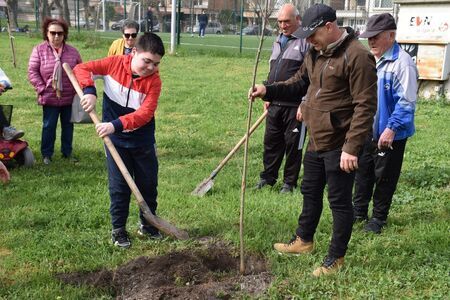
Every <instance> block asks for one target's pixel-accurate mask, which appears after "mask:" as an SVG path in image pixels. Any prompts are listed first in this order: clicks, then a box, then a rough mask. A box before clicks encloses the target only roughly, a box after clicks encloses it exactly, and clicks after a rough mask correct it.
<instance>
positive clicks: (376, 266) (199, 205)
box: [0, 33, 450, 299]
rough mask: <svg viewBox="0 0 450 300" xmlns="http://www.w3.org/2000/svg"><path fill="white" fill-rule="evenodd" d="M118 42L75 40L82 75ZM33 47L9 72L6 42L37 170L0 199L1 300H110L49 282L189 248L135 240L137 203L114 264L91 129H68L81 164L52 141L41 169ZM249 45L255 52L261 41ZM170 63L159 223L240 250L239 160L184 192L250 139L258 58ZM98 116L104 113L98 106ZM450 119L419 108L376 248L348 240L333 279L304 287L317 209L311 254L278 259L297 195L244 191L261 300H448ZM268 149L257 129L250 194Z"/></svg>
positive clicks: (326, 235)
mask: <svg viewBox="0 0 450 300" xmlns="http://www.w3.org/2000/svg"><path fill="white" fill-rule="evenodd" d="M118 36H119V34H117V33H115V36H113V35H111V36H110V39H101V38H99V37H98V36H96V35H95V36H91V37H90V42H89V44H90V45H93V47H92V46H91V47H87V46H86V42H84V40H85V38H84V36H83V35H78V34H74V35H73V38H74V40H73V42H70V43H71V44H72V45H74V46H76V47H77V48H78V49H79V50H80V52H81V54H82V58H83V60H85V61H87V60H90V59H95V58H100V57H102V56H104V55H106V53H107V47H108V45H109V43H110V41H111V38H113V37H118ZM210 38H211V39H210ZM228 38H229V37H228V36H225V37H221V36H211V37H210V36H208V37H207V38H205V39H198V38H196V37H195V38H191V37H190V36H188V35H187V36H186V37H185V36H183V39H182V42H185V41H196V43H206V42H207V41H210V42H211V43H212V41H214V42H215V43H220V41H222V42H224V39H228ZM232 38H235V39H236V40H233V42H232V43H231V44H232V45H236V44H235V42H236V41H238V37H232ZM163 39H164V40H165V41H167V40H168V37H167V36H165V35H164V36H163ZM220 39H222V40H220ZM39 42H40V39H39V37H28V36H26V35H17V36H16V39H15V44H16V47H17V68H13V67H12V64H11V54H10V49H9V43H8V37H7V35H6V34H5V33H0V67H1V68H3V70H4V71H6V73H7V74H8V75H9V77H10V78H11V80H12V82H13V84H14V89H13V90H11V91H8V92H7V93H5V94H4V95H2V96H0V103H1V104H13V105H14V113H13V124H14V125H15V126H16V127H18V128H20V129H23V130H25V131H26V135H25V137H24V138H25V139H26V140H27V141H28V142H29V144H30V147H31V148H32V149H33V152H34V154H35V156H36V158H37V163H36V165H35V166H34V167H33V168H32V169H24V168H18V169H13V170H11V176H12V180H11V182H10V184H9V185H5V186H3V185H0V205H1V209H0V228H1V230H2V232H1V234H0V236H1V237H0V299H111V298H112V297H111V296H110V295H108V294H107V293H105V291H101V290H95V289H93V288H89V287H74V286H69V285H65V284H63V283H61V282H59V281H58V280H57V279H55V277H54V275H55V274H56V273H60V272H75V271H92V270H97V269H100V268H114V267H117V266H118V265H120V264H123V263H125V262H127V261H129V260H131V259H133V258H136V257H138V256H141V255H147V256H155V255H162V254H165V253H168V252H170V251H173V250H180V249H186V248H190V247H194V246H195V243H194V242H193V241H192V240H188V241H183V242H181V241H176V240H173V239H170V238H169V239H166V240H165V241H164V242H160V243H152V242H144V241H141V240H138V239H137V237H136V233H135V232H136V226H137V223H138V218H137V205H136V204H135V203H134V202H133V204H132V208H131V211H132V213H131V214H130V218H129V222H128V229H129V230H130V232H132V233H133V234H132V239H133V246H132V248H131V249H129V250H127V251H121V250H119V249H116V248H114V247H113V246H112V245H111V242H110V219H109V212H108V207H109V196H108V191H107V173H106V164H105V157H104V152H103V146H102V142H101V140H100V139H99V138H98V137H97V136H96V134H95V133H94V130H93V127H92V125H76V126H75V136H74V154H75V155H76V156H78V157H79V159H80V162H79V163H78V164H76V165H75V164H72V163H69V162H67V161H65V160H63V159H61V158H60V152H59V149H60V142H59V140H57V142H56V149H55V156H54V161H53V163H52V164H51V165H50V166H44V165H43V163H42V159H41V157H40V153H39V149H40V137H41V124H42V110H41V107H39V106H38V105H36V96H35V92H34V90H33V89H32V87H31V85H30V84H29V83H28V81H27V65H28V59H29V55H30V53H31V50H32V47H33V46H34V45H36V44H38V43H39ZM253 42H254V43H253V44H252V45H253V46H254V47H256V44H257V41H256V39H255V40H254V41H253ZM270 43H271V42H270V41H266V44H265V48H267V49H270ZM223 45H225V44H223ZM237 45H239V44H237ZM253 46H252V47H253ZM177 53H178V55H176V56H169V55H167V56H166V57H164V58H163V61H162V64H161V76H162V80H163V90H162V94H161V98H160V102H159V107H158V111H157V114H156V119H157V134H156V138H157V145H158V154H159V163H160V173H159V198H158V201H159V207H158V213H159V215H160V216H161V217H163V218H164V219H166V220H169V221H170V222H172V223H173V224H175V225H176V226H177V227H179V228H183V229H185V230H187V231H188V232H189V234H190V235H191V238H192V239H196V238H199V237H203V236H214V237H216V238H218V239H223V240H226V241H228V242H230V243H232V245H234V246H235V247H236V249H238V247H239V198H240V183H241V172H242V151H240V152H238V153H237V155H236V157H235V158H234V159H233V160H231V161H230V162H229V163H228V164H227V165H226V166H225V168H224V169H223V170H222V171H221V173H220V174H219V175H218V176H217V177H216V180H215V186H214V188H213V189H212V193H211V194H208V195H207V196H206V197H204V198H196V197H194V196H191V195H190V192H191V191H192V190H193V189H194V188H195V187H196V185H197V184H198V183H199V182H200V181H201V180H202V179H204V178H205V177H207V176H208V175H209V174H210V172H211V171H212V170H213V169H214V168H215V167H216V166H217V164H218V163H219V162H220V161H221V160H222V159H223V158H224V157H225V155H226V154H227V153H228V152H229V151H230V150H231V149H232V148H233V146H234V145H235V144H236V143H237V141H238V140H239V139H240V138H241V137H242V136H243V134H244V131H245V127H246V117H247V116H246V114H247V101H246V94H247V90H248V88H249V86H250V84H251V80H252V71H253V64H254V54H255V51H254V50H253V52H252V53H253V54H250V53H251V52H250V50H249V52H246V53H244V54H243V55H242V56H239V55H238V54H237V52H236V51H233V52H229V51H228V50H227V51H225V50H214V49H210V48H208V47H201V45H198V46H196V47H194V48H193V47H192V46H189V45H183V44H182V45H181V47H180V48H179V49H177ZM268 55H269V51H265V52H263V57H262V59H261V64H260V68H259V72H258V77H257V82H261V81H262V80H264V79H265V77H266V74H267V71H268V66H267V59H268ZM99 86H101V82H99ZM98 104H99V107H98V109H97V111H99V112H100V111H101V110H100V105H101V101H99V102H98ZM261 113H262V103H261V102H260V101H259V102H255V105H254V114H253V116H254V120H256V118H257V117H258V116H259V115H260V114H261ZM449 115H450V105H449V104H448V103H446V102H444V101H442V100H441V101H434V102H433V101H423V100H420V101H419V102H418V105H417V111H416V125H417V133H416V135H415V136H414V137H412V138H411V139H410V140H409V141H408V144H407V148H406V153H405V161H404V166H403V172H402V176H401V178H400V182H399V186H398V189H397V193H396V194H395V197H394V201H393V205H392V209H391V214H390V218H389V224H388V227H387V228H386V230H385V231H384V232H383V234H381V235H376V236H375V235H367V234H364V233H363V232H362V227H361V225H358V226H356V227H355V228H354V231H353V235H352V239H351V241H350V245H349V250H348V255H347V256H346V265H345V267H344V269H343V271H342V272H340V273H339V274H337V275H335V276H331V277H328V278H321V279H319V280H317V279H314V278H312V276H311V275H310V274H311V272H312V270H313V269H314V268H315V267H316V266H318V265H319V264H320V262H321V261H322V259H323V257H324V256H325V255H326V253H327V247H328V242H329V240H330V231H331V214H330V210H329V208H328V205H326V204H325V205H324V212H323V215H322V219H321V222H320V224H319V226H318V229H317V233H316V236H315V241H316V244H317V249H316V251H315V252H314V254H312V255H305V256H298V257H291V256H280V255H278V254H277V253H275V252H274V251H273V250H272V244H273V243H274V242H279V241H287V240H289V238H290V236H291V235H292V234H293V233H294V229H295V227H296V222H297V217H298V213H299V211H300V207H301V201H302V197H301V194H300V192H299V191H298V190H296V191H295V193H294V194H293V195H288V196H280V195H279V194H278V189H279V187H280V184H277V185H276V187H275V188H274V189H273V190H270V189H269V190H264V191H261V192H254V191H253V190H251V189H249V190H248V192H247V196H246V207H245V249H246V251H247V252H254V253H260V254H262V255H264V256H265V257H266V258H267V260H268V261H269V264H270V267H271V272H272V273H273V275H274V277H275V280H274V282H273V285H272V286H271V288H270V289H269V290H268V292H267V294H266V295H265V296H264V298H267V299H305V298H307V299H326V298H334V299H340V298H346V299H367V298H369V299H423V298H432V299H445V298H447V299H448V293H449V290H450V287H449V271H450V247H449V245H450V243H449V229H450V226H449V224H450V223H449V220H450V218H449V216H450V204H449V199H450V185H449V180H450V159H449V153H450V135H449V132H450V123H449ZM59 136H60V133H59V131H58V134H57V137H59ZM262 139H263V126H261V128H259V129H258V130H257V131H256V132H255V134H254V136H253V137H252V138H251V140H250V149H249V169H248V170H249V171H248V172H249V173H248V182H247V183H248V185H249V186H253V185H254V184H256V182H257V180H258V177H259V172H260V171H261V168H262V161H261V156H262ZM445 295H447V296H445Z"/></svg>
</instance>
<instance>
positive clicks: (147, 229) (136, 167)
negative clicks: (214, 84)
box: [74, 33, 165, 248]
mask: <svg viewBox="0 0 450 300" xmlns="http://www.w3.org/2000/svg"><path fill="white" fill-rule="evenodd" d="M164 52H165V51H164V45H163V43H162V40H161V38H160V37H159V36H157V35H156V34H153V33H145V34H144V35H142V36H140V37H139V39H138V40H137V42H136V45H135V47H134V48H133V50H132V53H131V55H127V56H125V55H120V56H111V57H107V58H104V59H99V60H94V61H90V62H87V63H83V64H79V65H77V66H76V67H75V69H74V73H75V76H76V77H77V79H78V82H79V83H80V86H81V88H82V89H83V92H84V97H83V98H82V99H81V105H82V106H83V108H84V110H85V111H87V112H90V111H91V110H92V109H94V106H95V102H96V100H97V95H96V89H95V86H94V81H93V79H92V77H93V76H103V78H104V92H103V120H102V123H99V124H97V125H96V130H97V133H98V135H99V136H100V137H105V136H110V138H111V141H112V142H113V144H114V146H115V147H116V149H117V151H118V152H119V154H120V156H121V158H122V160H123V162H124V163H125V165H126V167H127V169H128V172H129V173H130V174H131V176H132V177H134V180H135V182H136V185H137V187H138V188H139V191H140V192H141V193H142V196H143V197H144V200H145V202H146V203H147V205H148V206H149V208H150V210H151V212H152V213H153V214H156V207H157V201H156V198H157V185H158V160H157V157H156V147H155V118H154V115H155V110H156V107H157V104H158V98H159V95H160V92H161V79H160V77H159V72H158V66H159V63H160V61H161V59H162V57H163V56H164ZM105 149H106V148H105ZM106 157H107V165H108V181H109V194H110V198H111V206H110V214H111V222H112V242H113V244H114V245H116V246H119V247H121V248H128V247H130V246H131V241H130V238H129V236H128V233H127V231H126V222H127V218H128V213H129V205H130V195H131V190H130V188H129V187H128V185H127V183H126V181H125V179H124V178H123V176H122V174H121V172H120V170H119V168H118V167H117V165H116V163H115V162H114V160H113V158H112V156H111V154H110V153H109V151H108V149H106ZM140 220H141V225H140V226H139V230H138V233H140V234H141V235H145V236H148V237H149V238H151V239H159V238H161V234H160V233H159V231H158V229H157V228H156V227H154V226H152V225H150V224H149V223H148V222H147V221H146V220H145V218H144V216H143V214H142V211H140Z"/></svg>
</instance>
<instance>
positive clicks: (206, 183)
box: [191, 177, 214, 197]
mask: <svg viewBox="0 0 450 300" xmlns="http://www.w3.org/2000/svg"><path fill="white" fill-rule="evenodd" d="M213 185H214V181H213V180H212V179H211V177H208V178H206V179H205V180H203V181H202V182H200V184H199V185H198V186H197V187H196V188H195V190H193V191H192V193H191V195H193V196H199V197H203V196H204V195H205V194H206V193H207V192H209V190H211V189H212V187H213Z"/></svg>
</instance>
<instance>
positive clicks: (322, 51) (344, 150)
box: [250, 4, 377, 276]
mask: <svg viewBox="0 0 450 300" xmlns="http://www.w3.org/2000/svg"><path fill="white" fill-rule="evenodd" d="M301 33H302V34H301V36H303V37H305V38H306V40H307V42H308V43H310V44H311V46H312V49H310V51H309V52H308V54H307V55H306V57H305V60H304V63H303V65H302V67H301V68H300V70H299V71H298V72H297V73H296V74H295V75H294V76H293V77H291V78H290V79H289V80H287V81H286V82H283V83H277V84H273V85H267V86H263V85H258V86H256V87H255V89H254V90H253V91H252V92H251V94H250V96H251V97H252V98H254V97H264V99H265V100H268V101H270V100H271V99H276V98H280V97H283V96H285V95H292V94H299V93H302V91H304V90H305V89H307V93H306V96H305V100H304V101H303V102H302V103H301V105H300V107H299V110H298V112H297V118H298V119H299V120H303V121H304V122H305V123H306V125H307V127H308V132H309V136H310V139H309V143H308V149H307V151H306V153H305V157H304V159H303V167H304V176H303V181H302V185H301V191H302V194H303V209H302V212H301V214H300V217H299V220H298V228H297V230H296V234H295V236H294V237H293V239H292V240H291V241H290V242H289V243H287V244H283V243H277V244H275V245H274V248H275V249H276V250H277V251H278V252H281V253H309V252H311V251H312V250H313V248H314V240H313V238H314V234H315V231H316V228H317V225H318V224H319V220H320V215H321V213H322V208H323V192H324V189H325V186H326V185H328V201H329V203H330V208H331V212H332V215H333V233H332V238H331V243H330V246H329V249H328V255H327V256H326V257H325V260H324V261H323V263H322V265H321V266H320V267H319V268H317V269H316V270H315V271H314V272H313V275H314V276H321V275H325V274H330V273H334V272H336V271H337V270H339V269H340V267H341V266H342V265H343V264H344V256H345V254H346V251H347V245H348V242H349V240H350V237H351V232H352V225H353V207H352V187H353V181H354V175H355V174H354V171H355V170H356V169H357V168H358V154H359V152H360V151H361V148H362V146H363V144H364V140H365V138H366V136H367V134H368V132H369V131H370V129H371V127H372V123H373V117H374V115H375V111H376V106H377V74H376V69H375V60H374V58H373V56H372V55H371V54H370V53H369V51H368V50H367V49H366V48H365V47H364V46H363V45H362V44H361V43H360V42H359V41H358V40H357V38H356V36H355V34H354V32H353V31H352V30H350V29H347V30H345V29H340V28H339V27H338V26H337V22H336V12H335V11H334V10H333V9H332V8H331V7H329V6H326V5H323V4H316V5H314V6H312V7H310V8H309V9H307V10H306V12H305V15H304V17H303V23H302V31H301Z"/></svg>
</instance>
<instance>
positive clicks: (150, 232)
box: [137, 224, 163, 240]
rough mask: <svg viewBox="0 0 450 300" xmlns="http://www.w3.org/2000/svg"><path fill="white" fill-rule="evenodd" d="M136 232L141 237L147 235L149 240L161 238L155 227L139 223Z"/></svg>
mask: <svg viewBox="0 0 450 300" xmlns="http://www.w3.org/2000/svg"><path fill="white" fill-rule="evenodd" d="M137 233H138V234H139V235H140V236H142V237H147V238H149V239H151V240H162V238H163V236H162V234H161V233H160V232H159V230H158V229H156V228H148V226H144V225H142V224H140V225H139V228H138V231H137Z"/></svg>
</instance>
